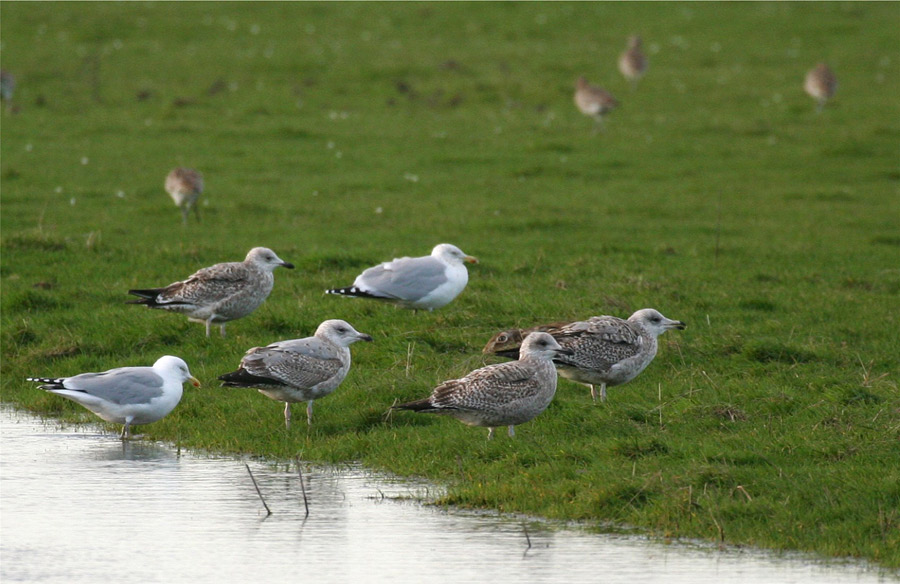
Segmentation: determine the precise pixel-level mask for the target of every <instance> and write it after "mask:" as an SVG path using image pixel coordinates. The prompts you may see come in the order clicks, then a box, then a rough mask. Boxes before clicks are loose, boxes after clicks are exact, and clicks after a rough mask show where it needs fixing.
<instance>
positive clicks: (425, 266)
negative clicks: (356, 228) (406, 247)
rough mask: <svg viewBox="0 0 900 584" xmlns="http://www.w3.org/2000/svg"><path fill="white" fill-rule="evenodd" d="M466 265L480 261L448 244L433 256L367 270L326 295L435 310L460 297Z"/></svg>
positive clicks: (441, 245)
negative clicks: (345, 285)
mask: <svg viewBox="0 0 900 584" xmlns="http://www.w3.org/2000/svg"><path fill="white" fill-rule="evenodd" d="M466 263H470V264H475V263H478V259H477V258H474V257H472V256H470V255H466V254H465V253H463V251H462V250H461V249H459V248H458V247H456V246H455V245H450V244H449V243H441V244H439V245H436V246H435V247H434V249H433V250H431V255H427V256H423V257H418V258H410V257H403V258H397V259H394V260H392V261H389V262H384V263H382V264H379V265H377V266H374V267H371V268H368V269H367V270H365V271H364V272H363V273H362V274H360V275H359V276H357V277H356V280H354V282H353V285H352V286H347V287H346V288H333V289H330V290H326V291H325V292H326V294H339V295H342V296H355V297H358V298H372V299H375V300H381V301H383V302H390V303H393V304H396V305H398V306H402V307H403V308H411V309H413V310H418V309H425V310H429V311H431V310H434V309H435V308H440V307H442V306H445V305H447V304H449V303H450V302H451V301H452V300H453V299H454V298H456V297H457V296H459V294H460V292H462V291H463V289H465V287H466V284H467V283H468V282H469V272H468V271H467V270H466V266H465V264H466Z"/></svg>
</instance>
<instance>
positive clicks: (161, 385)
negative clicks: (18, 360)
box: [28, 355, 200, 440]
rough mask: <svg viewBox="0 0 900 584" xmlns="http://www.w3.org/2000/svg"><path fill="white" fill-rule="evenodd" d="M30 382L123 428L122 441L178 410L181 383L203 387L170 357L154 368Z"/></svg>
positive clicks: (181, 363) (155, 364) (181, 390)
mask: <svg viewBox="0 0 900 584" xmlns="http://www.w3.org/2000/svg"><path fill="white" fill-rule="evenodd" d="M28 381H36V382H38V383H43V384H44V385H41V386H40V388H41V389H45V390H47V391H49V392H50V393H55V394H56V395H61V396H63V397H64V398H67V399H70V400H72V401H74V402H77V403H78V404H80V405H82V406H84V407H86V408H87V409H89V410H90V411H92V412H94V413H95V414H97V415H98V416H100V417H101V418H102V419H104V420H106V421H107V422H113V423H116V424H124V425H123V427H122V434H121V438H122V439H123V440H126V439H128V438H132V435H131V426H136V425H141V424H149V423H151V422H155V421H157V420H160V419H162V418H164V417H165V416H166V415H168V414H169V412H171V411H172V410H173V409H175V406H177V405H178V402H180V401H181V395H182V392H183V389H182V386H181V384H182V383H184V382H185V381H190V382H191V383H192V384H194V386H196V387H200V382H199V381H197V379H196V378H195V377H194V376H192V375H191V372H190V371H189V370H188V366H187V363H185V362H184V361H182V360H181V359H179V358H178V357H173V356H171V355H165V356H163V357H160V358H159V359H157V360H156V363H154V364H153V366H152V367H118V368H116V369H110V370H109V371H104V372H102V373H82V374H80V375H75V376H74V377H58V378H47V377H29V378H28Z"/></svg>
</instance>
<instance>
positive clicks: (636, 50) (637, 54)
mask: <svg viewBox="0 0 900 584" xmlns="http://www.w3.org/2000/svg"><path fill="white" fill-rule="evenodd" d="M619 71H621V73H622V75H624V76H625V79H627V80H628V81H629V82H630V83H631V90H632V91H634V90H635V89H637V84H638V81H640V80H641V77H643V76H644V73H646V72H647V57H646V56H645V55H644V51H643V50H642V49H641V37H639V36H637V35H634V36H631V37H628V48H626V49H625V51H624V52H623V53H622V54H621V55H619Z"/></svg>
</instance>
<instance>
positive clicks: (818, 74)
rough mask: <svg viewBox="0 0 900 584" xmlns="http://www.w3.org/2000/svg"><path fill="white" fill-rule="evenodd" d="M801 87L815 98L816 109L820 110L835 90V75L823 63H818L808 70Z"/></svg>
mask: <svg viewBox="0 0 900 584" xmlns="http://www.w3.org/2000/svg"><path fill="white" fill-rule="evenodd" d="M803 89H804V90H805V91H806V93H808V94H809V96H810V97H812V98H813V99H815V100H816V110H817V111H822V109H823V108H824V107H825V103H826V102H827V101H828V100H829V99H831V98H832V97H834V92H835V91H836V90H837V77H835V76H834V72H832V70H831V69H830V68H829V67H828V65H826V64H825V63H819V64H818V65H816V66H815V67H813V68H812V69H810V70H809V72H808V73H807V74H806V79H804V81H803Z"/></svg>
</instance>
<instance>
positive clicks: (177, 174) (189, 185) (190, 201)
mask: <svg viewBox="0 0 900 584" xmlns="http://www.w3.org/2000/svg"><path fill="white" fill-rule="evenodd" d="M166 192H167V193H169V196H170V197H172V200H173V201H175V204H176V205H178V207H179V208H180V209H181V220H182V222H183V223H184V224H185V225H187V220H188V213H189V212H190V210H191V209H194V214H195V215H196V216H197V221H199V220H200V209H199V207H198V206H197V199H198V198H200V194H201V193H202V192H203V175H202V174H200V173H199V172H197V171H196V170H194V169H192V168H175V169H173V170H172V172H170V173H169V174H168V176H166Z"/></svg>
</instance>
